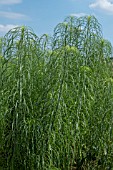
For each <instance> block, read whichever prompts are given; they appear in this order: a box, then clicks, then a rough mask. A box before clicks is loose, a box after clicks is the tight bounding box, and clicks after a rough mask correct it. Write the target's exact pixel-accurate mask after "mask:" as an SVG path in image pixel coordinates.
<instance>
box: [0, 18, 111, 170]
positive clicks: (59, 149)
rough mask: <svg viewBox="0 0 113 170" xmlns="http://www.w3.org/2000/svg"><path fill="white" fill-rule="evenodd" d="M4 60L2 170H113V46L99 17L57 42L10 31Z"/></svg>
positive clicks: (60, 30) (62, 33)
mask: <svg viewBox="0 0 113 170" xmlns="http://www.w3.org/2000/svg"><path fill="white" fill-rule="evenodd" d="M2 46H3V47H2V51H3V53H2V57H1V58H0V75H1V80H2V81H1V82H0V127H1V131H0V136H1V140H0V141H1V143H0V146H1V148H0V153H1V155H2V159H1V161H0V166H1V168H2V169H11V170H15V169H17V170H19V169H22V170H27V169H29V170H35V169H38V170H71V169H75V168H76V169H105V170H106V169H111V170H112V167H113V163H112V159H113V142H112V141H113V129H112V127H113V79H112V64H111V61H110V59H109V58H110V57H111V56H112V47H111V44H110V42H108V41H107V40H104V39H103V37H102V32H101V25H100V24H99V23H98V21H97V19H96V18H95V17H94V16H85V17H80V18H76V17H67V18H66V19H65V20H64V22H63V23H60V24H58V25H57V26H56V27H55V29H54V33H53V36H52V37H49V36H48V35H46V34H44V35H43V36H42V37H40V38H39V37H37V35H35V33H34V32H33V31H32V30H31V29H30V28H27V27H24V26H22V27H18V28H15V29H13V30H10V31H9V32H8V33H7V34H6V35H5V37H4V38H3V42H2Z"/></svg>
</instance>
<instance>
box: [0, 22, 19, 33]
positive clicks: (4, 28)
mask: <svg viewBox="0 0 113 170" xmlns="http://www.w3.org/2000/svg"><path fill="white" fill-rule="evenodd" d="M15 27H18V25H13V24H9V25H2V24H0V34H4V33H7V32H8V31H9V30H10V29H12V28H15Z"/></svg>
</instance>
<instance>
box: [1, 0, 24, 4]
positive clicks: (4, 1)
mask: <svg viewBox="0 0 113 170" xmlns="http://www.w3.org/2000/svg"><path fill="white" fill-rule="evenodd" d="M21 2H22V0H0V4H4V5H10V4H19V3H21Z"/></svg>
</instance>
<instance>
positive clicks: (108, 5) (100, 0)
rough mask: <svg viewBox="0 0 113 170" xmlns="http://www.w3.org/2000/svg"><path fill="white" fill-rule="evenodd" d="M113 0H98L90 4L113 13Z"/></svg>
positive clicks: (92, 6) (91, 6)
mask: <svg viewBox="0 0 113 170" xmlns="http://www.w3.org/2000/svg"><path fill="white" fill-rule="evenodd" d="M112 1H113V0H96V2H94V3H92V4H90V5H89V7H90V8H98V9H102V10H103V11H106V12H108V13H111V14H113V3H112Z"/></svg>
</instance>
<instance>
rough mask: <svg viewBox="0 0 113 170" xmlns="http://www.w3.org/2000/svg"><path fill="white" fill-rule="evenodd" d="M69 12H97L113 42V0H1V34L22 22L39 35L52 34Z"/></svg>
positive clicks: (78, 14)
mask: <svg viewBox="0 0 113 170" xmlns="http://www.w3.org/2000/svg"><path fill="white" fill-rule="evenodd" d="M69 15H74V16H77V17H80V16H84V15H94V16H95V17H96V18H97V19H98V21H99V23H100V24H101V25H102V31H103V37H104V38H105V39H108V40H109V41H110V42H111V43H112V45H113V0H0V36H4V35H5V33H6V32H8V31H9V30H10V29H12V28H14V27H16V26H21V25H25V26H29V27H31V28H32V29H33V30H34V32H35V33H36V34H37V35H42V34H44V33H47V34H52V33H53V29H54V27H55V26H56V25H57V24H58V23H59V22H62V21H63V20H64V19H65V17H67V16H69Z"/></svg>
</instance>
